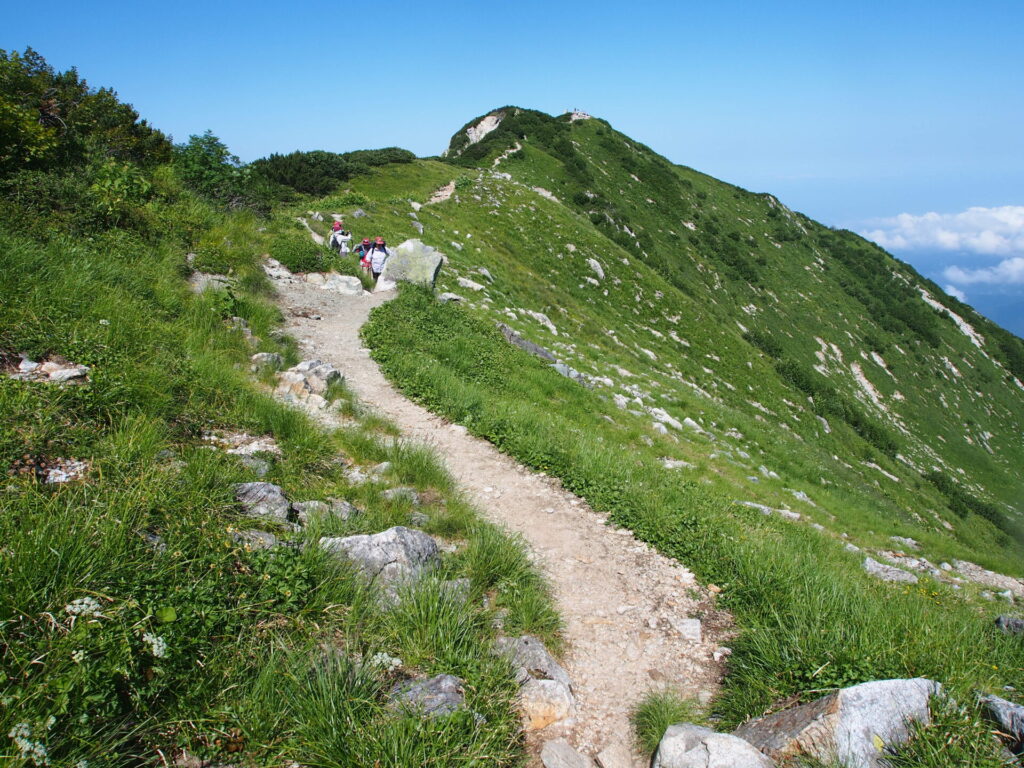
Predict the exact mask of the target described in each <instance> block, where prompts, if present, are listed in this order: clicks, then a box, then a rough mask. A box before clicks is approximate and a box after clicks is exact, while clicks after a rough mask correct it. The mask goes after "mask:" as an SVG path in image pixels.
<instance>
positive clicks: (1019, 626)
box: [996, 615, 1024, 635]
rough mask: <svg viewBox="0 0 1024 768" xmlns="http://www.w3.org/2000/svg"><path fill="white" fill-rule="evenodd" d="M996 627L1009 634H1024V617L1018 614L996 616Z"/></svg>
mask: <svg viewBox="0 0 1024 768" xmlns="http://www.w3.org/2000/svg"><path fill="white" fill-rule="evenodd" d="M996 629H998V630H999V631H1000V632H1005V633H1006V634H1008V635H1024V619H1020V618H1017V617H1016V616H1006V615H1003V616H999V617H997V618H996Z"/></svg>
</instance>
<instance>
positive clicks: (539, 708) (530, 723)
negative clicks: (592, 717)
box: [519, 679, 575, 731]
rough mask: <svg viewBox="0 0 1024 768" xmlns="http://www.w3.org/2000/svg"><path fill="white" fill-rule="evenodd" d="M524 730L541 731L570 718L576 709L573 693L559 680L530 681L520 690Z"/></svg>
mask: <svg viewBox="0 0 1024 768" xmlns="http://www.w3.org/2000/svg"><path fill="white" fill-rule="evenodd" d="M519 706H520V709H521V711H522V714H523V729H524V730H526V731H539V730H540V729H541V728H547V727H548V726H549V725H551V724H552V723H557V722H558V721H559V720H564V719H565V718H567V717H569V716H570V715H571V714H572V713H573V710H574V708H575V701H574V700H573V696H572V692H571V691H570V690H569V688H568V686H566V685H565V683H561V682H559V681H558V680H532V679H531V680H528V681H527V682H526V684H525V685H524V686H523V687H522V688H521V689H520V690H519Z"/></svg>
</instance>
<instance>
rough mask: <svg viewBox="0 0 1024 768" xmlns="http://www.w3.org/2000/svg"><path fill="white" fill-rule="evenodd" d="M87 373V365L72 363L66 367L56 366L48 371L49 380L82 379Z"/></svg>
mask: <svg viewBox="0 0 1024 768" xmlns="http://www.w3.org/2000/svg"><path fill="white" fill-rule="evenodd" d="M88 373H89V366H87V365H73V366H69V367H68V368H58V369H57V370H55V371H51V372H50V377H49V378H50V381H57V382H62V381H71V380H72V379H84V378H85V377H86V375H87V374H88Z"/></svg>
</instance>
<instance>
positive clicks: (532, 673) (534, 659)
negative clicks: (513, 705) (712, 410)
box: [494, 635, 572, 690]
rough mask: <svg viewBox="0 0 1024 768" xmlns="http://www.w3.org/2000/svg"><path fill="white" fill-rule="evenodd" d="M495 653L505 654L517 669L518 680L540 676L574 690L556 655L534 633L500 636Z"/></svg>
mask: <svg viewBox="0 0 1024 768" xmlns="http://www.w3.org/2000/svg"><path fill="white" fill-rule="evenodd" d="M494 650H495V653H497V654H499V655H502V656H505V657H506V658H507V659H508V660H509V662H510V663H511V664H512V666H513V668H514V669H515V670H516V680H517V681H518V682H519V683H520V685H522V684H523V683H525V682H527V681H529V680H531V679H535V678H539V679H546V680H557V681H558V682H560V683H562V684H563V685H565V687H566V688H567V689H569V690H572V681H571V680H570V679H569V673H568V672H566V671H565V669H564V668H563V667H562V665H561V664H559V663H558V662H557V661H556V660H555V657H554V656H552V655H551V653H550V652H549V651H548V649H547V648H546V647H545V646H544V643H542V642H541V641H540V640H538V639H537V638H536V637H533V636H532V635H523V636H522V637H499V638H498V639H497V640H495V641H494Z"/></svg>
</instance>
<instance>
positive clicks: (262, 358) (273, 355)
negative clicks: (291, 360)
mask: <svg viewBox="0 0 1024 768" xmlns="http://www.w3.org/2000/svg"><path fill="white" fill-rule="evenodd" d="M249 360H250V361H251V362H252V370H253V371H263V370H271V371H279V370H280V369H281V366H283V365H284V359H283V358H282V357H281V356H280V355H279V354H277V352H257V353H256V354H255V355H253V356H252V357H250V358H249Z"/></svg>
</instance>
